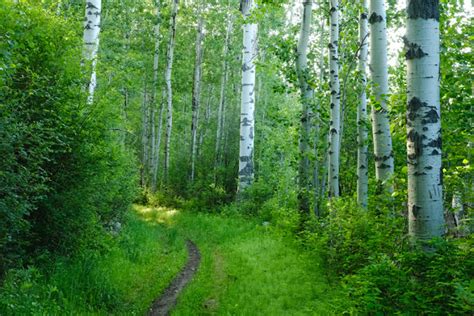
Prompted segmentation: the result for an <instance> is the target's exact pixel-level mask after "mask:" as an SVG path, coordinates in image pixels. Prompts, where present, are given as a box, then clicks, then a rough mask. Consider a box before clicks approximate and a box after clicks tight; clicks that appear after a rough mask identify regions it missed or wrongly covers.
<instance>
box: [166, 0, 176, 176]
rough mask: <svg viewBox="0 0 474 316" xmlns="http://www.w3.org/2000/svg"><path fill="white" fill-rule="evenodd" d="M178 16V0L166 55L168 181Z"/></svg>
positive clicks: (173, 11) (172, 14) (174, 9)
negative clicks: (172, 75)
mask: <svg viewBox="0 0 474 316" xmlns="http://www.w3.org/2000/svg"><path fill="white" fill-rule="evenodd" d="M177 14H178V0H173V8H172V11H171V16H170V37H169V42H168V50H167V54H166V62H167V64H166V71H165V82H166V92H167V93H166V94H167V101H168V111H167V118H166V121H167V122H166V123H167V126H166V142H165V166H164V176H165V179H166V180H168V174H169V168H170V146H171V130H172V128H173V89H172V86H171V73H172V70H173V55H174V43H175V38H176V16H177Z"/></svg>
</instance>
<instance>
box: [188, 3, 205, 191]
mask: <svg viewBox="0 0 474 316" xmlns="http://www.w3.org/2000/svg"><path fill="white" fill-rule="evenodd" d="M198 14H201V12H199V13H198ZM203 23H204V20H203V18H202V16H200V17H199V21H198V28H197V35H196V60H195V62H194V81H193V97H192V123H191V176H190V178H191V182H192V181H194V174H195V164H196V150H197V145H198V144H197V130H198V121H199V106H200V102H201V68H202V41H203V38H204V32H203Z"/></svg>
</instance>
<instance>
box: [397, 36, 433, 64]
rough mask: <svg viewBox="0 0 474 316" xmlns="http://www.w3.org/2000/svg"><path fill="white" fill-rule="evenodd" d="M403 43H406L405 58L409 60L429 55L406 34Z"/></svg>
mask: <svg viewBox="0 0 474 316" xmlns="http://www.w3.org/2000/svg"><path fill="white" fill-rule="evenodd" d="M403 43H404V44H405V49H406V53H405V58H406V59H408V60H410V59H417V58H423V57H425V56H427V55H428V54H427V53H425V52H424V51H423V50H422V49H421V47H420V46H419V45H418V44H416V43H412V42H410V41H409V40H408V39H407V38H406V36H404V37H403Z"/></svg>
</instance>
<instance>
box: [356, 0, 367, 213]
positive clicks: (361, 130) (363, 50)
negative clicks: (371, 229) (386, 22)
mask: <svg viewBox="0 0 474 316" xmlns="http://www.w3.org/2000/svg"><path fill="white" fill-rule="evenodd" d="M368 11H369V9H368V1H367V0H362V10H361V13H360V20H359V45H360V52H359V76H360V83H361V92H360V100H359V107H358V109H357V146H358V148H357V202H358V203H359V205H360V206H362V207H363V208H367V203H368V190H369V176H368V174H369V173H368V170H369V168H368V145H367V138H368V130H367V95H366V89H367V74H366V69H367V56H368V36H369V29H368V23H367V22H368V21H367V20H368Z"/></svg>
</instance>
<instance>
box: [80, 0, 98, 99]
mask: <svg viewBox="0 0 474 316" xmlns="http://www.w3.org/2000/svg"><path fill="white" fill-rule="evenodd" d="M101 9H102V1H101V0H88V1H87V2H86V10H85V18H84V48H83V56H84V59H85V60H86V61H88V62H90V63H91V76H90V80H89V83H88V96H87V104H89V105H91V104H92V103H93V102H94V92H95V88H96V86H97V76H96V66H97V52H98V50H99V33H100V15H101Z"/></svg>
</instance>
